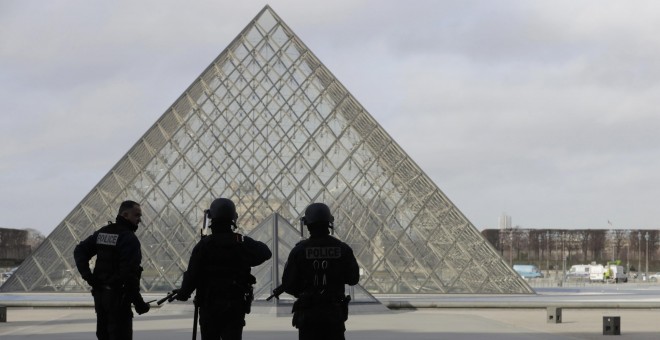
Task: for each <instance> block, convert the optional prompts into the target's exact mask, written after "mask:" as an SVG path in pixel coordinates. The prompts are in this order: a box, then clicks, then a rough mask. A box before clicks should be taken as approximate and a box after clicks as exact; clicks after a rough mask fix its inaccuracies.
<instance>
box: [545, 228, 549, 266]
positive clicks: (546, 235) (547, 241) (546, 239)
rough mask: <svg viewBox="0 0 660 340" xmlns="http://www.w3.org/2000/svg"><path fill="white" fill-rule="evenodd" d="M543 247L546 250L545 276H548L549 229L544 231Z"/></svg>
mask: <svg viewBox="0 0 660 340" xmlns="http://www.w3.org/2000/svg"><path fill="white" fill-rule="evenodd" d="M545 247H546V250H547V251H548V253H547V254H545V276H548V277H549V276H550V230H548V231H546V232H545Z"/></svg>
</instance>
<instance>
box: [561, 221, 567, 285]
mask: <svg viewBox="0 0 660 340" xmlns="http://www.w3.org/2000/svg"><path fill="white" fill-rule="evenodd" d="M565 238H566V232H564V231H562V232H561V280H562V281H565V277H566V255H564V239H565Z"/></svg>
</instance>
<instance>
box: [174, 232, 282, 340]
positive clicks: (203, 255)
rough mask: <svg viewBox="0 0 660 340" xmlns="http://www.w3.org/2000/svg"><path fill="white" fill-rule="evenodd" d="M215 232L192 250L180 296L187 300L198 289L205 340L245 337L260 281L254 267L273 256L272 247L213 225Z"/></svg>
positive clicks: (200, 322)
mask: <svg viewBox="0 0 660 340" xmlns="http://www.w3.org/2000/svg"><path fill="white" fill-rule="evenodd" d="M211 229H212V230H213V233H212V234H211V235H209V236H206V237H204V238H203V239H202V240H200V241H199V242H198V243H197V244H196V245H195V247H194V248H193V250H192V254H191V256H190V261H189V263H188V269H187V271H186V272H185V273H184V275H183V282H182V284H181V288H180V289H179V290H178V292H177V295H176V298H177V299H178V300H182V301H186V300H187V299H188V298H189V297H190V295H191V294H192V292H193V291H194V290H197V293H196V297H195V303H196V304H197V306H199V324H200V329H201V334H202V339H206V340H208V339H223V340H233V339H241V337H242V332H243V327H244V326H245V314H246V313H249V311H250V304H251V303H252V299H253V296H252V285H253V284H254V283H255V282H256V281H255V278H254V276H252V274H250V268H251V267H254V266H258V265H260V264H262V263H264V262H265V261H266V260H268V259H270V257H271V256H272V254H271V251H270V249H268V246H267V245H266V244H264V243H263V242H259V241H255V240H253V239H252V238H250V237H247V236H243V235H241V234H237V233H234V232H232V231H231V229H230V228H226V229H220V228H214V227H213V226H211Z"/></svg>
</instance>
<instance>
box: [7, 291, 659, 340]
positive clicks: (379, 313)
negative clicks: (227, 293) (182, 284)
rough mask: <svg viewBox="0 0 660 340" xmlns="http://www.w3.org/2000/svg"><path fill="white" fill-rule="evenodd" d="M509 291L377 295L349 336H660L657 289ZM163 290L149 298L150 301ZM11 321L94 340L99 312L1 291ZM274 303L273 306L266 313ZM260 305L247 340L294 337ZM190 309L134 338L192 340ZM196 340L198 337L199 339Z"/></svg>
mask: <svg viewBox="0 0 660 340" xmlns="http://www.w3.org/2000/svg"><path fill="white" fill-rule="evenodd" d="M537 293H538V294H534V295H520V296H516V295H512V296H508V295H506V296H473V295H466V296H460V295H447V296H440V295H438V296H419V295H411V296H407V297H406V296H402V295H397V296H384V295H383V296H378V298H379V300H380V301H381V302H383V303H384V304H386V305H389V306H407V305H415V306H418V308H409V309H391V310H388V309H387V308H385V307H383V306H365V305H359V304H356V305H353V306H352V307H351V308H352V309H351V311H352V315H351V317H350V319H349V321H348V323H347V328H348V331H347V333H346V338H347V339H379V340H383V339H384V340H389V339H392V340H393V339H413V340H415V339H488V340H500V339H501V340H505V339H603V338H605V339H607V338H615V339H659V338H660V287H657V286H643V285H630V284H629V285H618V286H615V285H610V286H592V287H582V288H561V289H550V288H548V289H537ZM160 297H161V296H160V295H152V296H149V295H147V296H145V298H147V299H155V298H160ZM3 303H4V304H6V305H10V306H9V307H8V308H7V322H5V323H0V339H2V340H14V339H34V340H41V339H43V340H45V339H62V340H64V339H67V340H75V339H94V338H95V336H94V327H95V315H94V310H93V309H92V308H91V299H90V298H89V297H88V295H85V294H45V295H39V294H27V295H26V294H0V304H3ZM546 306H556V307H561V306H564V308H563V309H562V322H561V323H548V322H547V317H548V314H547V310H546ZM269 308H271V309H270V310H269ZM269 311H270V312H272V311H273V310H272V307H264V306H260V305H257V306H255V308H254V312H253V313H252V314H250V315H248V318H247V326H246V328H245V331H244V337H243V338H244V339H264V340H265V339H272V340H279V339H297V332H296V330H295V329H294V328H292V327H291V318H290V316H289V315H288V307H287V306H284V307H283V308H282V309H280V313H281V314H282V315H281V316H276V315H275V313H269ZM605 316H618V317H620V320H621V335H620V336H614V335H607V336H605V335H603V317H605ZM192 319H193V307H192V304H191V303H182V302H175V303H172V304H164V305H163V306H162V307H160V308H153V309H152V311H150V312H149V313H148V314H145V315H141V316H136V317H135V319H134V328H135V336H134V338H135V339H136V340H138V339H153V340H156V339H157V340H169V339H189V338H191V331H192ZM198 338H199V337H198Z"/></svg>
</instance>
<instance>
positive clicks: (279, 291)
mask: <svg viewBox="0 0 660 340" xmlns="http://www.w3.org/2000/svg"><path fill="white" fill-rule="evenodd" d="M282 293H284V285H279V286H277V287H276V288H275V289H273V294H271V295H270V296H269V297H267V298H266V301H270V300H272V299H273V298H276V299H278V300H279V299H280V295H282Z"/></svg>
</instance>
